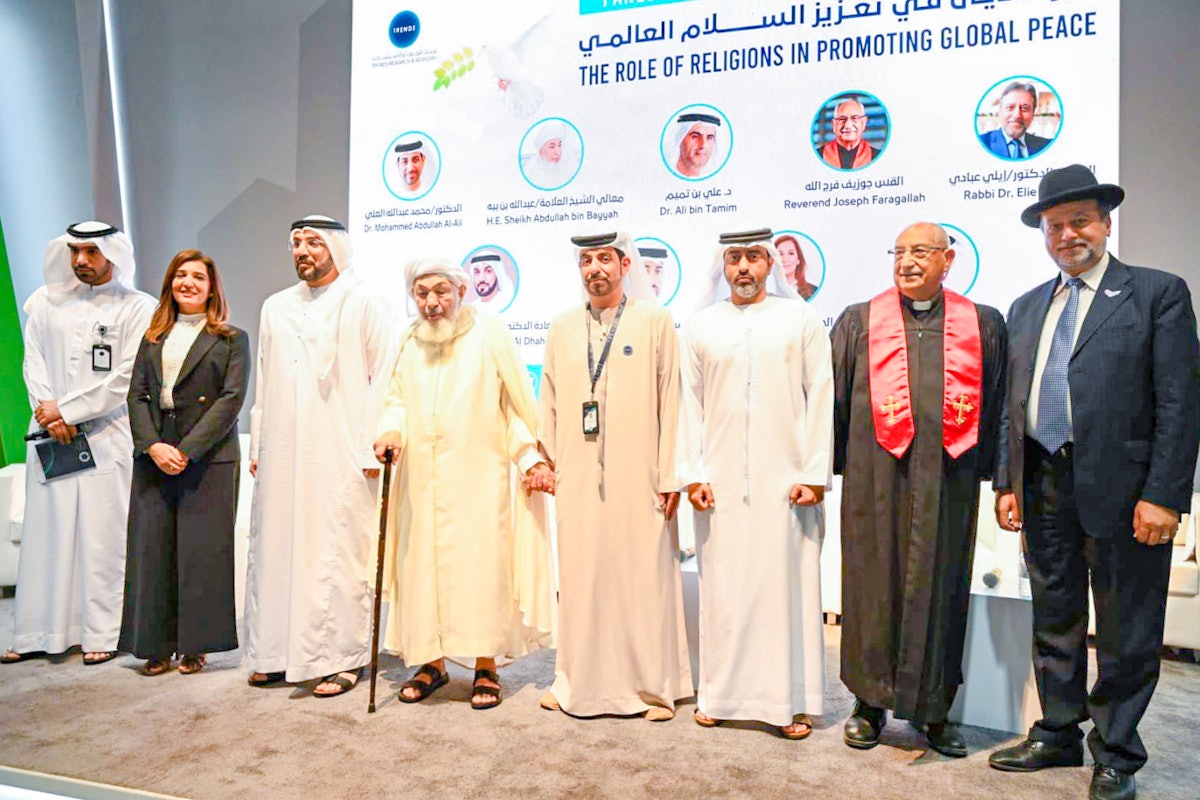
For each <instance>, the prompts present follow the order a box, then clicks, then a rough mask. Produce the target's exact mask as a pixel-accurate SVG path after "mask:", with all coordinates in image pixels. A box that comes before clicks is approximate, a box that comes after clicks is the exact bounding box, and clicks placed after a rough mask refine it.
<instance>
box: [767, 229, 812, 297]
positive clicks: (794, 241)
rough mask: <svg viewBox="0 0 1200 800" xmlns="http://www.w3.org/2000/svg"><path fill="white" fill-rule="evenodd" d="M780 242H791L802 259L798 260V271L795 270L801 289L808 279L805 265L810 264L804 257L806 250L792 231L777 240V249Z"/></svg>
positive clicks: (797, 286) (798, 285)
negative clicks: (801, 246) (801, 247)
mask: <svg viewBox="0 0 1200 800" xmlns="http://www.w3.org/2000/svg"><path fill="white" fill-rule="evenodd" d="M780 242H791V243H792V247H794V248H796V256H797V257H798V258H799V259H800V260H799V261H797V262H796V272H795V280H796V290H797V291H799V290H800V289H803V288H804V284H805V283H807V279H806V278H805V277H804V270H805V267H807V266H808V262H807V260H806V259H805V258H804V251H803V250H801V249H800V242H799V241H798V240H797V239H796V237H795V236H792V235H791V234H790V233H788V234H784V235H783V236H780V237H779V238H778V239H776V240H775V249H776V250H778V249H779V243H780Z"/></svg>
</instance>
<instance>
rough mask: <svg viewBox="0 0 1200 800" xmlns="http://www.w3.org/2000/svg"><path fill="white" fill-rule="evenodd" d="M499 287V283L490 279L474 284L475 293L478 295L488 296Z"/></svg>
mask: <svg viewBox="0 0 1200 800" xmlns="http://www.w3.org/2000/svg"><path fill="white" fill-rule="evenodd" d="M499 288H500V283H499V282H498V281H492V282H491V283H488V284H480V283H477V284H475V294H477V295H479V296H480V297H490V296H492V295H493V294H495V293H496V290H497V289H499Z"/></svg>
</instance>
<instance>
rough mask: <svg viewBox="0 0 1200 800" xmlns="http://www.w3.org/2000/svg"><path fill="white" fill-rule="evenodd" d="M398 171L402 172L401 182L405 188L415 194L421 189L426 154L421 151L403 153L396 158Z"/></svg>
mask: <svg viewBox="0 0 1200 800" xmlns="http://www.w3.org/2000/svg"><path fill="white" fill-rule="evenodd" d="M396 169H398V170H400V180H401V181H403V183H404V188H405V189H407V190H408V191H410V192H415V191H416V190H417V189H419V188H420V187H421V173H422V172H423V171H424V170H425V154H424V153H422V152H421V151H420V150H414V151H413V152H410V153H401V154H400V155H399V156H397V157H396Z"/></svg>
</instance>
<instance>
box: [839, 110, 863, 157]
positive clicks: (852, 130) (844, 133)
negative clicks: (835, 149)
mask: <svg viewBox="0 0 1200 800" xmlns="http://www.w3.org/2000/svg"><path fill="white" fill-rule="evenodd" d="M866 129H867V112H866V109H864V108H863V104H862V103H860V102H858V101H857V100H843V101H842V102H840V103H838V104H837V108H835V109H834V111H833V135H834V137H836V139H837V143H838V144H839V145H841V146H842V147H844V148H846V149H847V150H853V149H854V148H856V147H858V143H859V142H860V141H862V135H863V131H864V130H866Z"/></svg>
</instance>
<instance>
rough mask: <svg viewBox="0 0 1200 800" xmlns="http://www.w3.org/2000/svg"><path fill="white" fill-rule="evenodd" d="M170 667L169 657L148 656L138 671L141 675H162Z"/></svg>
mask: <svg viewBox="0 0 1200 800" xmlns="http://www.w3.org/2000/svg"><path fill="white" fill-rule="evenodd" d="M170 669H171V659H169V658H148V659H146V663H145V664H142V668H141V669H140V670H138V672H140V673H142V674H143V675H148V676H151V677H153V676H155V675H162V674H163V673H164V672H167V671H168V670H170Z"/></svg>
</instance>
